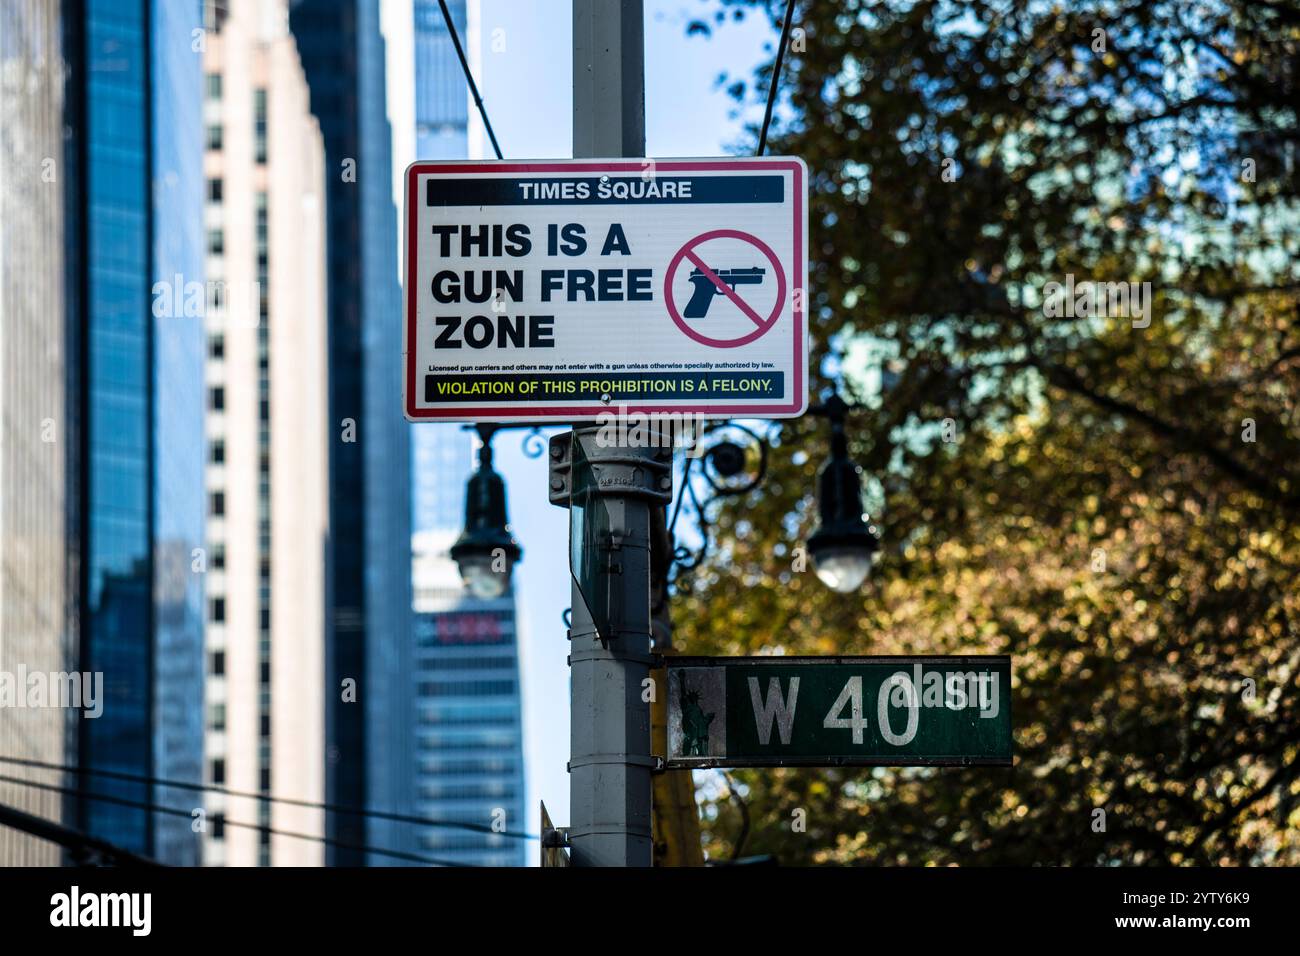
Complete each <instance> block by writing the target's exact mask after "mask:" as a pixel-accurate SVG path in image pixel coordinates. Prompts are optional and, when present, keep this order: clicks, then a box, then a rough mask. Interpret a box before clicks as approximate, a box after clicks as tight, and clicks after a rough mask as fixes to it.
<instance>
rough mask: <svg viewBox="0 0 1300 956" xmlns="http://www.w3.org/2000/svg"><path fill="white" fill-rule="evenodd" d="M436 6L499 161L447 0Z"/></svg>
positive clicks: (495, 142) (489, 126)
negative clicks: (440, 9) (440, 12)
mask: <svg viewBox="0 0 1300 956" xmlns="http://www.w3.org/2000/svg"><path fill="white" fill-rule="evenodd" d="M438 6H440V7H442V19H443V20H444V21H446V23H447V32H448V33H450V34H451V42H452V45H453V46H455V47H456V55H457V56H458V57H460V68H461V69H462V70H463V71H464V72H465V82H466V83H468V84H469V91H470V92H471V93H472V94H474V105H475V106H477V107H478V115H479V116H481V117H483V128H484V129H486V130H487V134H488V139H490V140H492V150H493V152H495V153H496V154H497V159H501V158H503V157H502V156H501V147H500V145H499V144H498V143H497V134H496V133H494V132H492V122H491V121H490V120H489V119H488V115H487V107H486V106H484V105H483V97H481V96H479V95H478V84H477V83H475V82H474V75H473V74H472V73H470V71H469V61H468V60H466V59H465V50H464V49H463V48H462V47H461V45H460V34H458V33H457V32H456V24H454V23H452V21H451V11H450V10H448V9H447V0H438Z"/></svg>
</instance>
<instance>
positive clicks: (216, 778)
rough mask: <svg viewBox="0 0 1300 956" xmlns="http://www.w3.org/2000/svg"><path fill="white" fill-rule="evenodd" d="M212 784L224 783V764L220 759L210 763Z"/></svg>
mask: <svg viewBox="0 0 1300 956" xmlns="http://www.w3.org/2000/svg"><path fill="white" fill-rule="evenodd" d="M212 782H213V783H216V784H222V783H225V782H226V762H225V761H224V760H222V759H221V758H220V757H218V758H217V759H216V760H214V761H212Z"/></svg>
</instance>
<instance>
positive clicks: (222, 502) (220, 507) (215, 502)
mask: <svg viewBox="0 0 1300 956" xmlns="http://www.w3.org/2000/svg"><path fill="white" fill-rule="evenodd" d="M211 511H212V516H213V517H214V518H220V517H222V516H223V515H224V514H225V513H226V493H225V492H224V491H214V492H212V508H211Z"/></svg>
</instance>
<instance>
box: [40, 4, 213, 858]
mask: <svg viewBox="0 0 1300 956" xmlns="http://www.w3.org/2000/svg"><path fill="white" fill-rule="evenodd" d="M64 23H65V28H66V33H65V39H66V43H67V46H68V50H69V63H70V67H71V70H70V77H69V80H70V82H69V91H70V93H69V106H70V108H71V111H72V113H71V117H70V118H71V120H72V122H71V123H70V130H71V135H70V136H69V138H68V143H67V145H68V151H67V166H68V170H67V172H68V175H67V176H66V178H65V180H64V182H65V183H66V188H67V194H66V195H67V205H68V209H69V223H70V228H69V233H68V236H69V243H68V247H67V249H68V270H67V274H68V277H69V286H68V299H69V306H70V315H72V316H73V321H74V322H75V329H76V337H77V342H78V368H77V374H76V378H75V381H73V382H71V383H70V385H71V391H70V393H71V394H72V395H74V396H76V398H77V401H78V407H77V408H76V410H75V414H76V420H77V423H78V429H77V445H78V456H77V457H78V462H77V471H78V474H77V478H78V489H79V492H80V495H79V498H80V500H79V515H78V522H79V526H78V534H79V538H80V567H79V575H78V578H79V580H78V586H79V591H80V594H79V602H80V614H79V619H80V651H81V666H82V669H83V670H88V671H100V672H103V675H104V697H105V701H104V713H103V716H102V717H100V718H99V719H98V720H84V721H81V722H80V724H79V741H78V742H79V750H80V755H81V763H82V765H83V766H84V767H87V768H89V769H93V770H108V771H115V772H120V773H128V774H147V775H152V776H157V777H168V778H182V779H187V780H195V781H197V780H199V779H200V773H201V766H202V724H201V721H202V712H203V706H202V700H203V630H202V619H203V611H202V574H201V573H199V572H200V571H202V569H203V564H202V552H201V551H200V550H198V549H200V548H201V547H202V544H203V520H204V497H203V461H204V447H203V400H204V392H203V354H204V352H203V350H204V341H205V339H204V332H203V324H202V317H201V315H197V314H189V315H187V314H186V309H185V307H184V303H185V301H186V296H185V289H186V287H187V286H188V285H189V284H191V283H199V284H200V285H201V284H202V281H203V245H202V234H201V227H202V205H201V204H202V196H203V179H202V167H201V162H202V150H203V142H202V128H201V125H200V123H201V116H202V110H201V105H202V100H201V95H202V86H201V80H202V78H201V72H200V69H201V67H200V61H199V57H198V56H197V55H195V53H194V51H193V47H192V44H193V43H194V42H195V34H194V33H193V31H195V30H197V29H198V28H200V27H201V26H202V19H201V15H200V3H199V0H73V2H68V3H67V4H66V5H65V7H64ZM92 779H95V788H96V791H97V792H99V793H107V794H110V795H112V796H115V797H119V798H121V799H124V800H128V801H133V802H138V803H165V804H167V805H170V806H175V807H181V808H184V807H188V806H191V805H193V803H194V800H193V796H192V794H190V793H188V792H186V791H175V792H171V791H167V790H163V789H157V790H155V789H154V788H152V787H150V786H149V785H147V784H142V783H133V782H128V781H121V780H114V779H112V778H92ZM78 817H79V820H80V824H81V826H82V828H83V829H85V830H87V831H88V832H90V833H92V834H93V835H96V836H99V837H102V838H104V839H108V840H111V841H112V842H114V843H117V844H118V845H120V846H123V847H126V848H127V849H130V850H134V851H137V852H141V853H145V854H147V855H151V856H155V857H157V858H158V859H160V860H163V861H164V862H168V863H177V864H193V863H196V862H197V860H198V841H197V834H195V833H193V832H192V831H191V828H190V820H189V819H187V818H182V817H179V816H174V815H169V814H151V813H150V812H148V811H147V810H143V809H137V808H134V807H129V806H123V805H117V804H112V803H109V802H107V801H103V800H93V799H87V798H83V799H82V800H81V801H80V804H79V807H78Z"/></svg>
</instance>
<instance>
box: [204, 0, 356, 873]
mask: <svg viewBox="0 0 1300 956" xmlns="http://www.w3.org/2000/svg"><path fill="white" fill-rule="evenodd" d="M205 11H206V16H207V24H208V40H207V49H206V51H205V53H204V57H203V62H204V73H205V83H206V89H207V100H206V102H205V103H204V107H203V120H204V123H205V130H206V132H205V142H206V147H207V149H206V153H205V156H204V172H205V175H206V196H207V202H206V210H205V225H206V228H207V234H208V236H209V246H208V278H209V287H210V289H211V292H210V295H209V307H208V313H207V328H208V364H207V368H208V395H209V399H208V440H209V455H208V466H207V474H208V482H207V491H208V495H209V500H210V501H211V502H212V505H213V510H212V513H211V514H210V516H209V525H208V545H209V554H210V555H211V558H212V567H211V569H210V573H209V581H208V668H209V669H208V678H207V689H208V695H207V697H208V716H207V735H206V740H207V754H206V757H207V766H208V776H207V780H208V782H210V783H214V784H218V785H225V786H228V787H230V788H232V789H234V790H240V791H245V792H257V793H261V794H263V795H266V796H272V795H273V796H276V797H287V798H292V799H295V800H302V801H309V802H315V803H319V802H320V801H322V800H323V799H324V797H325V783H324V776H325V727H324V718H325V702H324V677H325V654H324V651H325V619H324V614H325V599H326V593H325V584H326V580H325V572H324V564H325V549H326V544H327V538H328V516H329V515H328V512H329V504H328V485H327V480H328V473H329V449H328V443H329V432H330V429H329V426H328V423H327V403H328V393H327V378H326V304H325V276H324V268H325V218H324V216H325V209H324V190H325V184H324V171H323V163H324V147H323V145H322V143H321V135H320V128H319V126H318V125H317V123H316V119H315V117H313V116H312V115H311V112H310V109H309V107H308V92H307V82H306V78H305V77H304V75H303V71H302V66H301V63H300V62H299V59H298V52H297V48H296V46H295V44H294V41H293V37H292V36H291V35H290V34H289V32H288V7H287V5H286V3H285V2H284V0H224V2H222V3H220V4H215V3H211V2H209V3H208V4H207V5H206V7H205ZM206 805H207V807H208V811H209V813H208V815H209V819H210V821H211V824H212V825H211V826H210V827H209V828H208V830H207V833H206V836H205V840H204V862H205V863H209V864H227V865H236V866H251V865H255V864H256V865H264V866H265V865H297V866H304V865H306V866H310V865H320V864H321V863H322V862H323V860H324V848H323V846H322V845H321V844H320V843H316V842H311V841H307V840H301V839H295V838H293V837H289V836H283V835H280V834H278V833H276V834H273V833H271V832H270V830H277V831H288V832H298V833H309V834H318V833H320V832H322V829H323V826H324V815H323V813H322V812H321V811H320V810H317V809H312V808H307V807H302V806H296V805H293V804H288V803H284V802H274V803H272V802H268V801H265V800H263V801H258V800H253V799H248V798H240V797H231V796H227V795H224V794H219V793H212V794H209V795H208V797H207V801H206ZM227 821H238V822H241V823H245V824H257V825H258V826H263V827H268V828H269V829H267V830H260V831H257V830H253V829H249V828H248V827H229V826H227V825H226V824H227Z"/></svg>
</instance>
